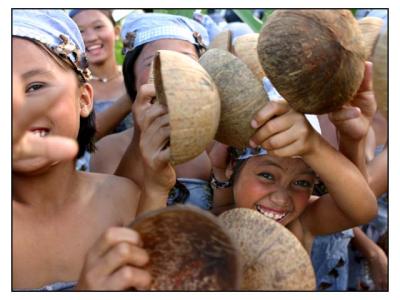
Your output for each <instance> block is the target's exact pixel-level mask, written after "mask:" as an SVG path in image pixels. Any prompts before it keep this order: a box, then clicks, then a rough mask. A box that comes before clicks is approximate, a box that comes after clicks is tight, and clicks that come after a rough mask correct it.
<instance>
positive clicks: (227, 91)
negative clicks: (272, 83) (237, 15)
mask: <svg viewBox="0 0 400 300" xmlns="http://www.w3.org/2000/svg"><path fill="white" fill-rule="evenodd" d="M200 64H201V65H202V66H203V67H204V69H206V71H207V72H208V73H209V74H210V76H211V77H212V79H213V81H214V82H215V84H216V85H217V87H218V91H219V96H220V99H221V120H220V123H219V126H218V131H217V134H216V136H215V139H216V140H217V141H219V142H221V143H223V144H226V145H230V146H234V147H237V148H244V147H246V146H248V143H249V140H250V137H251V136H252V135H253V134H254V132H255V129H253V128H252V127H251V126H250V122H251V120H252V118H253V117H254V115H255V113H256V112H257V111H258V110H259V109H260V108H261V107H263V106H264V105H265V104H266V103H267V101H268V95H267V93H266V92H265V90H264V88H263V85H262V84H261V83H260V82H259V81H258V80H257V78H256V77H255V76H254V74H253V73H252V72H251V71H250V69H249V68H248V67H247V66H246V64H245V63H244V62H242V61H241V60H240V59H239V58H237V57H236V56H234V55H233V54H231V53H229V52H227V51H224V50H221V49H210V50H207V51H206V53H204V54H203V55H202V56H201V58H200Z"/></svg>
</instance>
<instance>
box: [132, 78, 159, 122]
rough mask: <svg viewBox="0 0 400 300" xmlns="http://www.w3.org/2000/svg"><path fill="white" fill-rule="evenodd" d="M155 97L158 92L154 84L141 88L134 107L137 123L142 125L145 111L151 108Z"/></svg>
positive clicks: (133, 111)
mask: <svg viewBox="0 0 400 300" xmlns="http://www.w3.org/2000/svg"><path fill="white" fill-rule="evenodd" d="M155 96H156V90H155V87H154V84H144V85H142V86H141V87H140V88H139V90H138V93H137V95H136V99H135V101H134V103H133V105H132V113H133V115H134V117H135V121H136V122H138V123H139V124H142V120H143V118H144V116H145V111H146V110H147V109H148V108H150V107H151V105H152V103H153V99H154V98H155Z"/></svg>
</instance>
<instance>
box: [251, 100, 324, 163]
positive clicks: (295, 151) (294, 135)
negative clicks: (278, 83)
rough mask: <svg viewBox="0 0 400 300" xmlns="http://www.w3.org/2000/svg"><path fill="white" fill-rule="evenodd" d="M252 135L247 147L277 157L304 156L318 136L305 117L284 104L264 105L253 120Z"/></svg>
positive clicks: (276, 102) (274, 102)
mask: <svg viewBox="0 0 400 300" xmlns="http://www.w3.org/2000/svg"><path fill="white" fill-rule="evenodd" d="M251 126H252V127H253V128H256V129H257V131H256V133H255V134H254V135H253V136H252V137H251V139H250V143H249V144H250V146H251V147H256V146H262V147H263V148H264V149H266V150H268V153H269V154H271V155H274V156H279V157H292V156H297V155H305V154H308V153H309V152H310V151H312V150H313V149H315V148H316V147H317V142H318V139H319V138H320V137H319V134H318V133H317V132H315V131H314V129H313V128H312V126H311V125H310V123H309V122H308V121H307V119H306V118H305V116H304V115H303V114H301V113H298V112H296V111H294V110H293V109H291V108H290V106H289V105H288V104H287V102H285V101H273V102H268V103H267V104H266V105H265V106H264V107H263V108H261V109H260V110H259V111H258V112H257V113H256V115H255V117H254V118H253V120H252V122H251Z"/></svg>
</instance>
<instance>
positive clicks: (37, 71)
mask: <svg viewBox="0 0 400 300" xmlns="http://www.w3.org/2000/svg"><path fill="white" fill-rule="evenodd" d="M36 75H51V71H50V70H45V69H33V70H29V71H27V72H25V73H23V74H22V78H23V79H28V78H30V77H33V76H36Z"/></svg>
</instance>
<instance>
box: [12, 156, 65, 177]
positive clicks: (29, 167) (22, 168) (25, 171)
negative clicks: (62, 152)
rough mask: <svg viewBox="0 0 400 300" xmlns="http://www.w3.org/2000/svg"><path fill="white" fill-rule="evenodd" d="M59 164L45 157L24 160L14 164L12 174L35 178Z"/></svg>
mask: <svg viewBox="0 0 400 300" xmlns="http://www.w3.org/2000/svg"><path fill="white" fill-rule="evenodd" d="M57 163H58V161H51V160H49V159H46V158H43V157H40V158H30V159H23V160H18V161H16V162H13V164H12V172H13V173H15V174H19V175H24V176H35V175H39V174H42V173H45V172H47V171H48V170H49V169H50V168H51V167H52V166H54V165H56V164H57Z"/></svg>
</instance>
